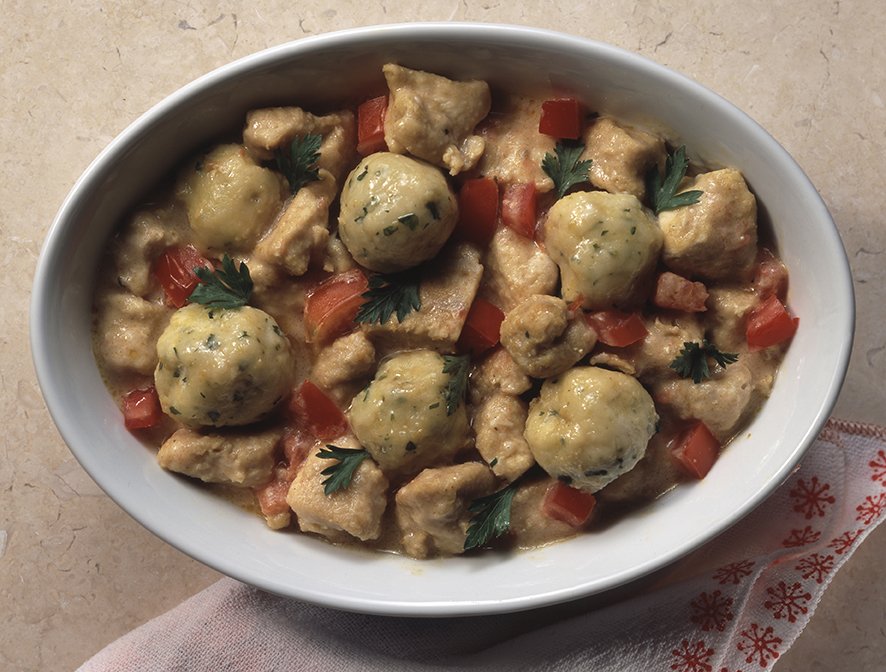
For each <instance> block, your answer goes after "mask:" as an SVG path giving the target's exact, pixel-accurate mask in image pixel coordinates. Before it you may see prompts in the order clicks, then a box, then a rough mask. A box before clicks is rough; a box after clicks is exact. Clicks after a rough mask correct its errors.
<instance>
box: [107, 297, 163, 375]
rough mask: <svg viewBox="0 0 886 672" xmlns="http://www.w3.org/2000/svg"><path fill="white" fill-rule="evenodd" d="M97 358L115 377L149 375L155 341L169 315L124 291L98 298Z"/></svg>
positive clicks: (155, 356) (154, 304)
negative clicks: (124, 374) (129, 374)
mask: <svg viewBox="0 0 886 672" xmlns="http://www.w3.org/2000/svg"><path fill="white" fill-rule="evenodd" d="M96 313H97V318H96V328H95V333H96V341H95V352H96V356H97V357H98V358H99V359H100V360H101V361H102V362H103V363H104V365H105V366H106V367H107V368H108V369H109V370H111V371H113V372H114V373H132V372H135V373H140V374H144V375H151V374H153V372H154V367H155V366H157V339H158V338H160V334H162V333H163V330H164V329H165V328H166V325H167V323H168V322H169V318H170V316H171V315H172V311H171V310H169V309H168V308H166V307H165V306H163V305H162V304H159V303H153V302H151V301H145V300H144V299H142V298H140V297H138V296H135V295H134V294H130V293H129V292H126V291H123V290H121V291H111V292H108V293H103V294H101V295H100V298H99V300H98V305H97V306H96Z"/></svg>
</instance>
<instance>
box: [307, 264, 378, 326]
mask: <svg viewBox="0 0 886 672" xmlns="http://www.w3.org/2000/svg"><path fill="white" fill-rule="evenodd" d="M368 289H369V281H368V280H367V279H366V276H365V275H364V274H363V271H361V270H360V269H359V268H354V269H351V270H350V271H345V272H344V273H339V274H337V275H333V276H331V277H329V278H326V279H325V280H324V281H323V282H321V283H319V284H318V285H317V286H316V287H314V288H313V289H310V290H308V292H307V295H306V297H305V339H306V340H307V341H308V343H325V342H327V341H330V340H332V339H334V338H336V337H338V336H341V335H342V334H344V333H346V332H348V331H349V330H351V329H353V328H354V317H356V315H357V310H358V309H359V308H360V306H361V305H362V304H363V301H364V299H363V296H362V295H363V293H364V292H366V291H367V290H368Z"/></svg>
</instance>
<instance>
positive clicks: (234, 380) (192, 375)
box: [154, 304, 293, 427]
mask: <svg viewBox="0 0 886 672" xmlns="http://www.w3.org/2000/svg"><path fill="white" fill-rule="evenodd" d="M157 355H158V357H159V362H158V364H157V368H156V369H155V370H154V384H155V386H156V388H157V394H158V395H159V397H160V404H161V405H162V407H163V411H164V412H165V413H166V414H167V415H170V416H172V417H173V418H175V419H176V420H178V421H179V422H181V423H183V424H185V425H188V426H190V427H199V426H214V427H223V426H228V425H246V424H249V423H251V422H255V421H256V420H260V419H261V418H262V417H263V416H265V415H267V414H268V413H269V412H270V411H271V410H273V408H274V407H275V406H276V405H277V403H278V402H280V400H281V399H282V398H283V397H285V396H286V394H287V393H288V392H289V390H290V387H291V386H292V370H293V358H292V351H291V349H290V345H289V341H288V340H287V338H286V336H284V335H283V332H282V331H280V328H279V327H278V326H277V323H276V322H275V321H274V318H272V317H271V316H270V315H268V314H267V313H266V312H264V311H263V310H259V309H258V308H252V307H251V306H242V307H240V308H233V309H218V308H207V307H204V306H201V305H198V304H191V305H189V306H185V307H184V308H181V309H180V310H177V311H176V312H175V313H174V314H173V316H172V319H171V320H170V321H169V325H168V326H167V327H166V329H165V330H164V332H163V333H162V334H161V335H160V339H159V340H158V341H157Z"/></svg>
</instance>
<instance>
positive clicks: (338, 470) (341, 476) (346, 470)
mask: <svg viewBox="0 0 886 672" xmlns="http://www.w3.org/2000/svg"><path fill="white" fill-rule="evenodd" d="M317 457H319V458H320V459H321V460H338V462H336V463H335V464H333V465H332V466H329V467H326V468H325V469H324V470H323V471H321V472H320V473H321V474H322V475H323V476H326V477H327V478H326V479H325V480H324V481H323V493H324V494H326V495H331V494H332V493H334V492H338V491H339V490H344V489H345V488H347V487H348V486H349V485H350V484H351V479H352V478H353V477H354V472H355V471H356V470H357V467H359V466H360V463H361V462H362V461H363V460H365V459H366V458H367V457H369V453H367V452H366V451H365V450H364V449H363V448H339V447H338V446H333V445H331V444H327V445H326V448H321V449H320V452H319V453H317Z"/></svg>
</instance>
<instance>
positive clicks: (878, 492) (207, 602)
mask: <svg viewBox="0 0 886 672" xmlns="http://www.w3.org/2000/svg"><path fill="white" fill-rule="evenodd" d="M884 517H886V428H882V427H873V426H869V425H860V424H856V423H848V422H843V421H839V420H831V421H830V422H829V423H828V424H827V426H826V427H825V429H824V431H823V432H822V433H821V435H820V436H819V437H818V439H817V440H816V441H815V442H814V444H813V445H812V446H811V447H810V449H809V452H808V453H807V454H806V456H805V457H804V459H803V462H802V464H801V466H800V468H799V469H797V470H796V471H795V473H794V474H793V475H792V476H791V477H790V478H789V479H788V480H787V481H786V482H785V483H784V484H783V485H782V486H781V487H780V488H779V489H778V490H777V491H776V492H775V493H774V494H773V495H772V496H771V497H770V498H769V499H768V500H766V502H764V503H763V504H762V505H761V506H760V507H758V508H757V509H756V510H755V511H754V512H753V513H752V514H751V515H749V516H748V517H746V518H745V519H744V520H743V521H741V522H740V523H739V524H737V525H736V526H734V527H733V528H731V529H730V530H728V531H727V532H725V533H724V534H722V535H720V536H719V537H718V538H716V539H715V540H713V541H712V542H710V543H709V544H707V545H705V546H704V547H702V548H700V549H698V550H697V551H695V552H694V553H692V554H691V555H690V556H688V557H686V558H684V559H683V560H681V561H680V562H678V563H676V564H674V565H673V566H671V567H669V568H667V569H666V570H664V571H662V572H659V573H658V574H657V575H656V576H655V577H652V578H650V579H647V580H644V581H641V582H639V583H637V584H634V585H633V586H631V587H628V588H627V589H626V590H622V591H619V592H618V593H617V596H618V598H620V599H619V601H617V602H616V603H614V604H610V605H609V606H600V603H601V599H600V598H599V597H598V598H595V599H589V600H584V601H578V602H574V603H571V604H568V605H560V606H555V607H548V608H545V609H540V610H535V611H531V612H523V613H517V614H507V615H498V616H484V617H470V618H457V619H414V618H390V617H383V616H367V615H362V614H351V613H346V612H340V611H335V610H332V609H327V608H323V607H318V606H315V605H312V604H306V603H303V602H298V601H296V600H290V599H286V598H282V597H279V596H275V595H271V594H268V593H264V592H262V591H260V590H257V589H255V588H252V587H249V586H246V585H244V584H241V583H239V582H237V581H234V580H233V579H223V580H221V581H219V582H218V583H216V584H214V585H213V586H210V587H209V588H207V589H206V590H204V591H203V592H201V593H199V594H198V595H196V596H195V597H193V598H191V599H190V600H188V601H187V602H185V603H184V604H182V605H180V606H179V607H177V608H175V609H173V610H172V611H170V612H168V613H166V614H164V615H162V616H160V617H158V618H156V619H154V620H152V621H150V622H148V623H146V624H145V625H143V626H141V627H139V628H137V629H136V630H134V631H133V632H131V633H129V634H128V635H126V636H124V637H122V638H121V639H119V640H117V641H116V642H114V643H113V644H111V645H110V646H108V647H107V648H105V649H104V650H103V651H101V652H100V653H99V654H97V655H96V656H95V657H93V658H92V659H91V660H89V661H88V662H86V663H85V664H84V665H83V666H82V667H81V668H80V669H81V670H82V671H84V672H105V671H108V672H110V671H113V672H129V671H130V670H131V671H135V670H138V671H140V672H144V671H146V670H189V671H194V670H196V671H201V670H212V671H213V672H222V671H226V670H232V671H233V670H236V671H238V672H240V671H244V670H262V671H264V670H315V669H316V670H323V671H324V672H336V671H338V670H384V671H385V672H392V671H399V670H425V671H434V670H441V671H442V670H447V671H448V672H452V671H454V670H456V671H457V670H502V671H504V670H508V671H514V670H595V671H600V670H604V671H605V670H619V671H631V670H643V671H650V670H666V671H676V672H736V671H738V670H763V669H767V668H770V667H771V666H772V665H773V664H774V663H775V662H776V661H777V660H778V658H779V656H781V655H782V654H784V652H785V651H787V649H788V648H790V646H791V645H792V644H793V642H794V640H795V639H796V638H797V636H798V635H799V634H800V633H801V632H802V630H803V628H804V627H805V625H806V623H808V622H809V619H810V618H811V617H812V614H813V612H814V611H815V607H816V605H817V604H818V602H819V600H820V599H821V596H822V594H823V593H824V591H825V589H826V588H827V586H828V584H829V583H830V581H831V579H832V578H833V576H834V574H835V573H836V572H837V570H838V569H839V568H840V567H841V566H842V565H843V563H845V562H846V561H847V560H848V559H849V557H850V556H851V555H852V553H853V552H854V550H855V549H856V548H858V546H859V544H861V543H862V541H864V539H865V537H867V535H868V534H870V532H871V531H872V530H873V529H874V528H875V527H876V526H877V525H878V524H879V523H880V522H881V521H882V520H883V518H884ZM626 592H633V595H632V596H631V595H628V596H626ZM609 599H610V600H611V599H613V598H612V595H610V596H609Z"/></svg>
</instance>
